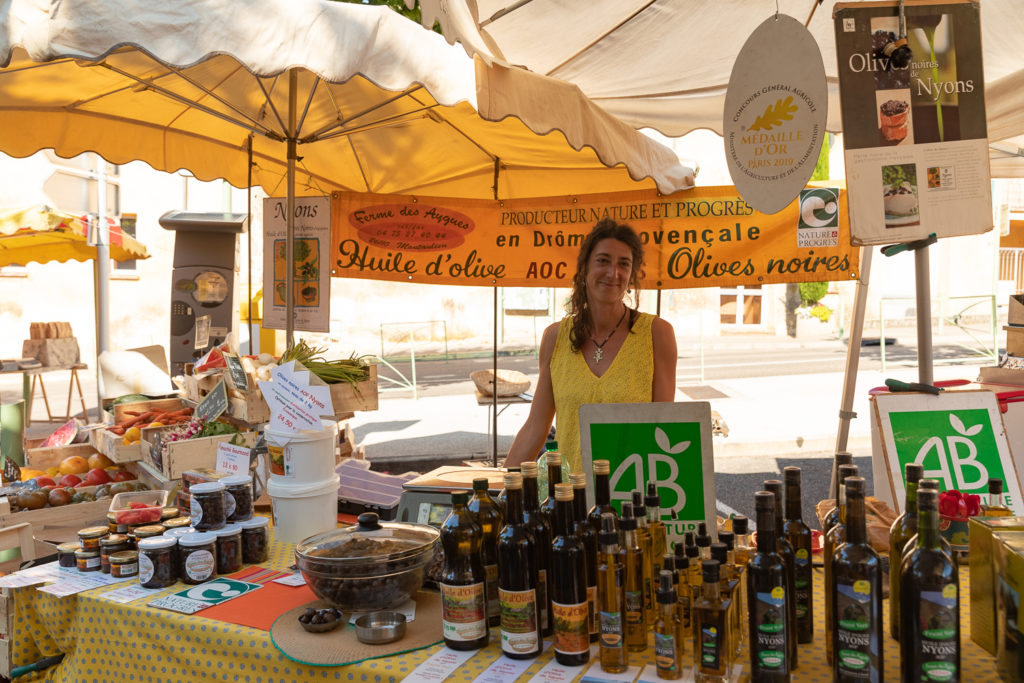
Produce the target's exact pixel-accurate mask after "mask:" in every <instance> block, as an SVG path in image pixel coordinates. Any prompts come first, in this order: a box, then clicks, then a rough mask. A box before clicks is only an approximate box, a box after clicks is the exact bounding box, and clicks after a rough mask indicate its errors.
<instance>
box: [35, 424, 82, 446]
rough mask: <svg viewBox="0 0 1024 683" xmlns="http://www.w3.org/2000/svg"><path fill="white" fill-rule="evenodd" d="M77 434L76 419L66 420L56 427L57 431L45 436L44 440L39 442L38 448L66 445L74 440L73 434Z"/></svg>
mask: <svg viewBox="0 0 1024 683" xmlns="http://www.w3.org/2000/svg"><path fill="white" fill-rule="evenodd" d="M77 434H78V420H68V421H67V422H65V423H64V424H62V425H61V426H60V427H57V431H55V432H54V433H53V434H50V435H49V436H48V437H46V440H45V441H43V442H42V443H41V444H39V447H40V448H55V447H60V446H67V445H68V444H70V443H71V442H72V441H74V440H75V436H76V435H77Z"/></svg>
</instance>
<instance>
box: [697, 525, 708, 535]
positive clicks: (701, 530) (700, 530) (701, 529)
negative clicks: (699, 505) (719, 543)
mask: <svg viewBox="0 0 1024 683" xmlns="http://www.w3.org/2000/svg"><path fill="white" fill-rule="evenodd" d="M697 535H698V536H707V535H708V525H707V524H705V523H704V522H697Z"/></svg>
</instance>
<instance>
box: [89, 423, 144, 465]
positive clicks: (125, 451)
mask: <svg viewBox="0 0 1024 683" xmlns="http://www.w3.org/2000/svg"><path fill="white" fill-rule="evenodd" d="M89 443H90V444H92V446H93V447H94V448H95V449H96V450H98V451H99V452H100V453H102V454H103V455H105V456H107V457H108V458H110V459H111V460H112V461H114V462H135V461H136V460H138V459H140V458H141V457H142V446H141V442H140V443H134V444H131V445H127V446H126V445H125V444H124V437H123V436H119V435H117V434H115V433H113V432H111V431H109V430H107V429H94V430H92V431H91V432H89Z"/></svg>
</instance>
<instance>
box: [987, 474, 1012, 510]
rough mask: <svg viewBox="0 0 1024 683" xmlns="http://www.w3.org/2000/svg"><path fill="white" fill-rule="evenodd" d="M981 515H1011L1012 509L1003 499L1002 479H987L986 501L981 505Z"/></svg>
mask: <svg viewBox="0 0 1024 683" xmlns="http://www.w3.org/2000/svg"><path fill="white" fill-rule="evenodd" d="M981 516H982V517H1012V516H1013V511H1012V510H1010V508H1008V507H1006V504H1005V502H1004V501H1003V480H1002V479H996V478H995V477H993V478H991V479H989V480H988V501H987V502H986V503H985V504H984V505H982V506H981Z"/></svg>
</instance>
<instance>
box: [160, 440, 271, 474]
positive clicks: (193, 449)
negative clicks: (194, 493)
mask: <svg viewBox="0 0 1024 683" xmlns="http://www.w3.org/2000/svg"><path fill="white" fill-rule="evenodd" d="M234 436H237V435H235V434H221V435H218V436H204V437H202V438H198V439H188V440H187V441H175V442H173V443H171V444H169V445H168V447H167V454H166V455H165V456H161V455H160V454H159V453H155V452H154V444H153V443H152V442H150V441H146V440H145V437H144V438H143V441H142V448H143V452H144V453H145V454H146V456H147V458H148V459H149V462H150V463H152V464H153V466H155V467H156V468H157V469H159V470H160V471H161V472H162V473H163V476H164V477H166V478H167V479H170V480H174V479H178V478H179V477H181V473H182V472H184V471H186V470H191V469H195V468H197V467H209V468H213V467H215V466H216V465H217V444H218V443H220V442H221V441H230V440H231V438H232V437H234ZM241 437H242V439H243V440H244V442H245V445H246V446H247V447H249V448H252V447H253V446H255V445H256V434H255V432H242V433H241Z"/></svg>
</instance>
